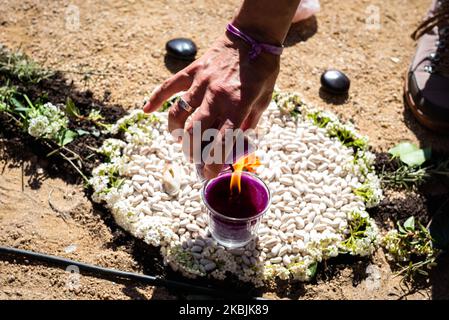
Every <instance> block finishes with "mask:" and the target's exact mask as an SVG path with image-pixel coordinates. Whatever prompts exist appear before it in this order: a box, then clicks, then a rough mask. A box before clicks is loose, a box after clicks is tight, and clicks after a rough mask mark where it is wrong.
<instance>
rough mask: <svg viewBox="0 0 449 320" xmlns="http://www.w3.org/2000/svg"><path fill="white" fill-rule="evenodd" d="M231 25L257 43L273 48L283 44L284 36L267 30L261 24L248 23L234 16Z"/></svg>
mask: <svg viewBox="0 0 449 320" xmlns="http://www.w3.org/2000/svg"><path fill="white" fill-rule="evenodd" d="M231 23H232V24H233V25H234V26H235V27H236V28H238V29H240V30H241V31H242V32H244V33H245V34H247V35H249V36H250V37H251V38H253V39H254V40H256V41H257V42H261V43H266V44H270V45H273V46H282V44H283V43H284V36H283V35H282V33H280V32H276V31H273V30H268V28H267V27H264V26H263V24H258V23H257V22H254V21H253V22H252V23H248V22H246V21H245V19H243V18H240V17H239V16H236V17H235V18H234V19H233V20H232V21H231Z"/></svg>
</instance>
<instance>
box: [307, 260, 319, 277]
mask: <svg viewBox="0 0 449 320" xmlns="http://www.w3.org/2000/svg"><path fill="white" fill-rule="evenodd" d="M317 269H318V263H317V262H316V261H315V262H313V263H312V264H310V265H309V267H308V268H307V276H308V277H310V278H313V277H314V276H315V275H316V271H317Z"/></svg>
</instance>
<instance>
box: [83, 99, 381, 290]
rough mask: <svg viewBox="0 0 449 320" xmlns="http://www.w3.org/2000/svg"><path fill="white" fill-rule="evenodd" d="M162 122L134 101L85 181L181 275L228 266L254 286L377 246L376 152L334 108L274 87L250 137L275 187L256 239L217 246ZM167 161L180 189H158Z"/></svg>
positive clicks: (189, 172) (220, 275)
mask: <svg viewBox="0 0 449 320" xmlns="http://www.w3.org/2000/svg"><path fill="white" fill-rule="evenodd" d="M173 101H174V100H173V99H172V100H171V102H169V104H168V105H167V106H166V108H169V107H170V104H172V103H173ZM166 126H167V114H166V113H157V114H154V115H148V114H145V113H143V112H142V111H141V110H134V111H132V112H131V113H130V114H129V115H128V116H125V117H124V118H122V119H120V120H119V121H117V123H116V124H114V125H113V126H112V128H111V133H112V134H115V135H116V138H114V139H108V140H106V141H105V142H104V144H103V147H102V148H101V149H100V150H99V151H100V152H101V153H102V154H103V155H105V156H106V158H107V162H106V163H103V164H102V165H100V166H99V167H97V168H96V169H94V171H93V177H92V178H91V180H90V182H91V185H92V187H93V190H94V193H93V200H94V201H97V202H104V203H105V204H106V206H107V207H108V208H109V209H110V210H111V211H112V214H113V216H114V218H115V220H116V222H117V223H118V224H119V225H120V226H122V227H123V228H124V229H125V230H127V231H129V232H130V233H131V234H133V235H134V236H136V237H138V238H141V239H143V240H144V241H145V242H147V243H148V244H151V245H154V246H159V247H160V248H161V253H162V255H163V257H164V262H165V263H166V264H167V265H169V266H171V267H172V268H173V269H174V270H176V271H179V272H182V273H183V274H184V275H185V276H187V277H197V276H210V277H214V278H217V279H224V278H225V277H226V276H227V275H229V274H233V275H235V276H236V277H237V278H238V279H240V280H241V281H246V282H253V283H254V284H255V285H263V284H264V283H265V281H269V280H274V279H276V278H280V279H297V280H302V281H305V280H309V279H310V278H311V277H313V276H314V274H315V272H316V267H317V263H319V262H320V261H322V260H325V259H329V258H331V257H335V256H337V255H338V254H342V253H343V254H348V253H349V254H352V255H361V256H365V255H370V254H372V252H373V251H374V248H376V246H377V245H378V230H377V227H376V225H375V223H374V221H373V220H372V219H371V218H370V217H369V215H368V213H367V212H366V208H367V207H368V206H374V205H376V204H377V203H378V202H379V201H380V199H381V198H382V191H381V189H380V184H379V180H378V178H377V176H376V175H375V173H374V170H373V168H372V161H373V156H372V154H371V153H370V152H369V151H367V145H368V144H367V143H368V142H367V139H366V138H365V137H362V136H360V135H359V134H358V133H357V132H356V131H355V129H354V128H353V127H352V126H347V125H344V124H342V123H340V122H339V120H338V119H337V118H336V117H335V116H334V115H332V114H330V113H324V112H317V111H314V110H309V109H308V108H307V107H306V105H305V104H304V103H302V101H301V99H300V98H299V97H298V96H297V95H294V94H285V93H280V92H278V93H276V94H275V96H274V99H273V102H272V103H271V104H270V106H269V108H268V110H267V112H266V114H265V115H264V117H263V119H262V122H261V125H260V131H261V133H262V136H263V138H260V140H257V139H258V138H256V140H255V143H256V144H257V145H258V146H259V147H260V149H259V150H258V151H257V155H258V156H259V158H260V159H261V161H262V163H263V165H262V166H260V167H259V168H258V169H257V172H256V173H257V174H258V175H259V176H260V178H261V179H263V180H265V181H266V183H267V184H268V186H269V187H270V189H271V190H272V192H273V198H272V199H273V204H272V208H271V210H270V211H269V212H268V213H267V216H266V217H265V218H264V219H263V220H262V222H261V228H260V232H259V236H258V238H257V239H254V240H253V241H251V242H250V243H249V244H248V245H246V246H245V247H243V248H237V249H227V248H225V247H222V246H220V245H219V244H217V243H216V242H215V240H214V239H213V238H212V237H211V235H210V233H209V232H208V230H207V216H206V214H205V212H206V211H205V208H204V205H203V204H202V203H201V199H200V189H201V186H202V184H201V183H200V182H198V180H197V177H196V174H195V170H194V168H193V165H191V164H189V163H186V161H185V160H184V156H183V154H182V152H181V146H179V145H178V144H176V143H174V141H173V140H172V138H171V136H170V135H169V133H168V132H167V130H166ZM281 135H282V137H283V139H280V136H281ZM298 135H300V136H299V137H298ZM301 137H302V138H301ZM167 166H172V167H173V166H175V167H176V170H173V169H172V171H171V172H172V174H174V175H175V177H172V176H171V178H175V179H178V180H179V186H178V188H179V191H178V190H176V192H167V190H165V189H164V188H165V186H166V185H167V184H166V182H165V180H164V179H166V175H165V174H164V170H166V168H167ZM171 187H173V185H171ZM170 191H172V190H170ZM318 195H321V196H320V197H321V198H320V197H319V196H318Z"/></svg>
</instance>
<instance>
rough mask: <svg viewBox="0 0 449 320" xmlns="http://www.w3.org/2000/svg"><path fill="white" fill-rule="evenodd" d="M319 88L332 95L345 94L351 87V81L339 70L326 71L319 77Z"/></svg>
mask: <svg viewBox="0 0 449 320" xmlns="http://www.w3.org/2000/svg"><path fill="white" fill-rule="evenodd" d="M321 86H322V88H323V89H324V90H326V91H327V92H329V93H332V94H346V93H348V91H349V87H350V86H351V80H349V78H348V77H347V76H346V75H345V74H344V73H343V72H341V71H339V70H327V71H326V72H324V73H323V74H322V75H321Z"/></svg>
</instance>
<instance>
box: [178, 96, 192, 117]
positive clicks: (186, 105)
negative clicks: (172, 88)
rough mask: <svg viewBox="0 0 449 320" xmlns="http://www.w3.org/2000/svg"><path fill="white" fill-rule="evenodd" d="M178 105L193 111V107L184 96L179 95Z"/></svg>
mask: <svg viewBox="0 0 449 320" xmlns="http://www.w3.org/2000/svg"><path fill="white" fill-rule="evenodd" d="M178 106H180V107H181V108H182V109H184V110H185V111H186V112H188V113H192V111H193V108H192V106H191V105H190V104H188V103H187V101H185V100H184V99H183V98H182V97H179V100H178Z"/></svg>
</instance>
